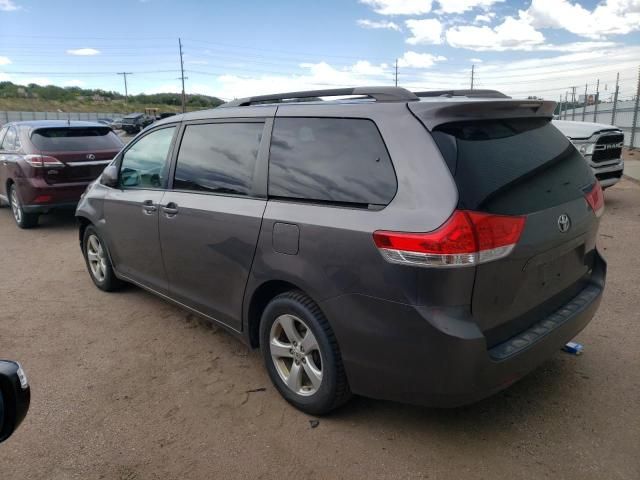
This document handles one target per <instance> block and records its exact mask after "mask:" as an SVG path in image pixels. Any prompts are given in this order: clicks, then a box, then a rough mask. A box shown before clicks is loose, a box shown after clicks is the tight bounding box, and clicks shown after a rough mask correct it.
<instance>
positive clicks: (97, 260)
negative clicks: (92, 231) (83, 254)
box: [87, 235, 107, 282]
mask: <svg viewBox="0 0 640 480" xmlns="http://www.w3.org/2000/svg"><path fill="white" fill-rule="evenodd" d="M87 259H88V260H89V268H90V269H91V275H93V278H95V279H96V280H97V281H98V282H103V281H104V279H105V276H106V274H107V256H106V253H105V251H104V248H103V247H102V242H100V239H99V238H98V237H97V236H96V235H90V236H89V238H88V239H87Z"/></svg>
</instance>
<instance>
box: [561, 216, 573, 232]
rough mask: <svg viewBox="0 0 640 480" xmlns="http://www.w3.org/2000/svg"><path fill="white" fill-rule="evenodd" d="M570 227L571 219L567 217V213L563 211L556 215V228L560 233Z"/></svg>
mask: <svg viewBox="0 0 640 480" xmlns="http://www.w3.org/2000/svg"><path fill="white" fill-rule="evenodd" d="M570 228H571V219H570V218H569V215H567V214H566V213H563V214H562V215H560V216H559V217H558V230H560V231H561V232H562V233H566V232H568V231H569V229H570Z"/></svg>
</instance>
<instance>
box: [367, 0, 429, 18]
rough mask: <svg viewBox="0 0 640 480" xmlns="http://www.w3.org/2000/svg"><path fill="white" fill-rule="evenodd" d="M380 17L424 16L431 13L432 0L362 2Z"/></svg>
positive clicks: (368, 0)
mask: <svg viewBox="0 0 640 480" xmlns="http://www.w3.org/2000/svg"><path fill="white" fill-rule="evenodd" d="M360 3H364V4H365V5H368V6H370V7H372V8H373V10H374V11H375V12H376V13H379V14H380V15H423V14H425V13H429V12H430V11H431V3H432V2H431V0H360Z"/></svg>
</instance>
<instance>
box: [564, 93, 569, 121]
mask: <svg viewBox="0 0 640 480" xmlns="http://www.w3.org/2000/svg"><path fill="white" fill-rule="evenodd" d="M568 99H569V92H567V91H566V90H565V91H564V119H565V120H566V119H567V101H568Z"/></svg>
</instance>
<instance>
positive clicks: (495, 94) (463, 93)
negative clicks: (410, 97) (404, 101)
mask: <svg viewBox="0 0 640 480" xmlns="http://www.w3.org/2000/svg"><path fill="white" fill-rule="evenodd" d="M414 93H415V94H416V95H417V96H418V97H476V98H511V97H510V96H508V95H505V94H504V93H502V92H499V91H497V90H486V89H480V90H431V91H426V92H414Z"/></svg>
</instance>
